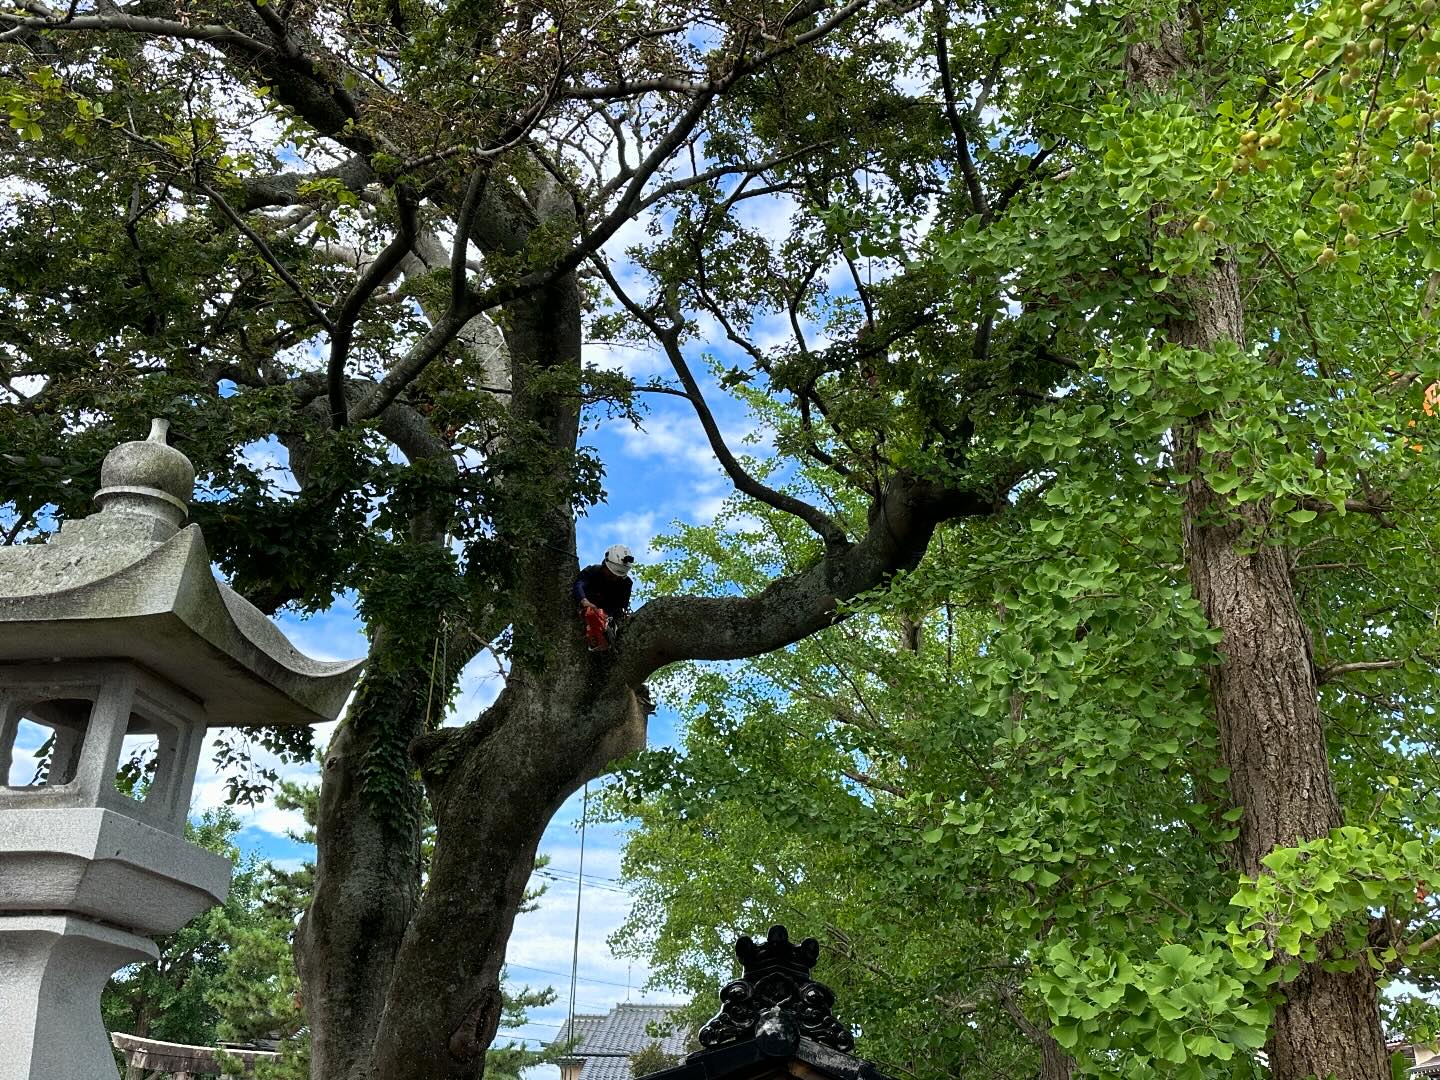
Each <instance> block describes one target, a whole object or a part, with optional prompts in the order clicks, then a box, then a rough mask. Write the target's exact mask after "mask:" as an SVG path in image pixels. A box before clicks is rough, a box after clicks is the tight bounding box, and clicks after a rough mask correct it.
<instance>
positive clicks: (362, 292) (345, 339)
mask: <svg viewBox="0 0 1440 1080" xmlns="http://www.w3.org/2000/svg"><path fill="white" fill-rule="evenodd" d="M415 210H416V207H415V196H414V192H412V191H411V190H410V189H409V188H408V187H407V186H406V185H403V184H402V185H399V186H397V187H396V188H395V214H396V218H397V219H398V226H397V228H396V230H395V237H394V239H392V240H391V241H390V243H388V244H386V245H385V247H384V249H383V250H382V251H381V252H380V254H379V255H378V256H376V258H375V261H374V262H372V263H371V264H370V265H369V266H368V267H366V268H365V272H364V273H362V274H361V275H360V279H359V280H358V281H356V282H355V285H354V287H353V288H351V290H350V291H349V292H348V293H346V294H345V298H344V299H343V300H341V301H340V305H339V307H338V309H337V310H336V313H335V321H334V328H333V329H332V330H331V332H330V363H329V365H328V370H327V372H326V376H327V388H328V391H329V398H330V424H331V426H332V427H333V428H335V430H336V431H339V430H340V429H341V428H342V427H344V426H345V421H346V419H347V414H348V410H349V406H348V403H347V402H346V400H345V361H346V360H347V359H348V358H349V356H350V345H351V343H352V342H353V340H354V337H355V322H356V320H357V319H359V317H360V312H361V311H362V310H364V307H365V303H366V301H368V300H369V299H370V295H371V294H372V293H373V292H374V291H375V290H376V289H378V288H379V287H380V285H381V284H382V283H383V282H384V281H386V280H387V279H388V278H389V277H390V275H391V274H393V273H394V272H395V271H396V269H398V268H399V266H400V263H401V261H402V260H403V259H404V258H405V256H406V255H407V254H409V252H410V247H411V245H412V244H413V243H414V242H415Z"/></svg>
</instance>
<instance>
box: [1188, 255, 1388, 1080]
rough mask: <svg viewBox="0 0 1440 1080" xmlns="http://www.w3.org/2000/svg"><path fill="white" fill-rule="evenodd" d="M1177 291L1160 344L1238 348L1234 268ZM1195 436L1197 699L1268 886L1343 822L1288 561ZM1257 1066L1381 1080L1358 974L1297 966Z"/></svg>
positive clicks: (1369, 984)
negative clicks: (1205, 645)
mask: <svg viewBox="0 0 1440 1080" xmlns="http://www.w3.org/2000/svg"><path fill="white" fill-rule="evenodd" d="M1186 287H1187V288H1188V289H1189V290H1190V295H1189V297H1188V303H1187V304H1186V305H1185V306H1186V308H1187V309H1188V311H1187V315H1186V316H1185V317H1184V318H1177V319H1174V320H1172V322H1171V323H1170V325H1169V326H1167V327H1166V333H1167V336H1168V337H1169V338H1170V340H1172V341H1174V342H1176V343H1178V344H1182V345H1186V346H1190V347H1193V348H1199V349H1213V348H1214V347H1215V346H1216V345H1217V344H1219V343H1221V342H1226V341H1231V342H1235V343H1237V344H1239V343H1242V342H1243V341H1244V315H1243V311H1242V306H1241V298H1240V287H1239V279H1238V273H1237V270H1236V266H1235V264H1234V262H1232V261H1228V260H1224V261H1221V262H1218V263H1217V264H1215V265H1214V266H1213V267H1212V268H1211V270H1210V271H1209V272H1207V273H1206V274H1204V275H1202V276H1198V277H1196V278H1193V279H1191V280H1190V281H1189V282H1187V283H1186ZM1206 425H1207V420H1206V418H1205V417H1200V418H1198V419H1197V420H1196V421H1195V422H1193V423H1191V424H1189V425H1186V426H1184V427H1183V428H1181V429H1179V430H1178V431H1177V433H1176V434H1177V444H1178V449H1179V451H1180V460H1181V461H1182V463H1183V464H1182V470H1183V471H1184V472H1186V473H1189V474H1190V475H1191V476H1192V477H1194V479H1192V480H1191V481H1190V483H1189V485H1188V487H1187V489H1186V499H1185V508H1184V529H1185V548H1186V562H1187V565H1188V567H1189V573H1190V581H1191V584H1192V586H1193V588H1194V590H1195V595H1196V597H1197V598H1198V599H1199V600H1200V603H1201V604H1202V605H1203V606H1204V609H1205V614H1206V616H1207V618H1208V619H1209V621H1210V624H1211V625H1212V626H1215V627H1218V628H1219V629H1221V630H1223V631H1224V633H1225V638H1224V641H1223V642H1222V643H1221V646H1220V648H1221V651H1222V652H1223V654H1224V658H1223V660H1222V661H1221V662H1220V663H1219V664H1217V665H1215V667H1213V668H1212V669H1211V671H1210V691H1211V697H1212V699H1213V701H1214V705H1215V716H1216V721H1217V723H1218V726H1219V735H1220V752H1221V755H1222V758H1223V760H1224V762H1225V765H1226V766H1227V767H1228V768H1229V769H1230V797H1231V799H1232V800H1233V801H1234V803H1235V805H1236V806H1239V807H1241V808H1243V809H1244V811H1245V815H1244V817H1243V818H1241V820H1240V837H1239V840H1238V842H1237V844H1236V848H1235V852H1234V861H1235V863H1236V866H1237V868H1238V869H1239V870H1240V872H1241V873H1243V874H1246V875H1250V876H1256V875H1259V874H1261V873H1267V872H1268V871H1266V869H1265V868H1264V866H1263V865H1262V864H1261V861H1260V860H1261V859H1263V858H1264V857H1265V856H1266V855H1268V854H1269V853H1270V852H1271V851H1273V850H1275V849H1276V848H1277V847H1288V846H1292V845H1294V844H1297V843H1300V842H1302V841H1305V840H1313V839H1315V838H1317V837H1320V836H1324V835H1325V834H1326V833H1328V832H1329V831H1330V830H1331V829H1333V828H1336V827H1337V826H1339V825H1340V824H1341V821H1342V816H1341V810H1340V800H1339V798H1338V797H1337V796H1336V793H1335V786H1334V784H1333V783H1332V782H1331V779H1330V761H1329V756H1328V753H1327V750H1326V744H1325V729H1324V725H1323V723H1322V720H1321V716H1320V705H1319V698H1318V693H1317V688H1316V684H1315V671H1314V666H1313V663H1312V660H1311V650H1310V638H1309V632H1308V630H1307V629H1306V627H1305V623H1304V621H1303V620H1302V618H1301V616H1300V609H1299V605H1298V604H1297V603H1296V600H1295V591H1294V588H1293V587H1292V585H1291V582H1290V573H1289V561H1288V555H1287V552H1286V550H1285V549H1284V548H1282V547H1280V546H1278V545H1274V544H1266V543H1256V542H1255V539H1254V537H1255V535H1257V534H1263V532H1264V530H1265V529H1266V526H1267V525H1268V523H1269V518H1270V513H1271V511H1270V505H1269V503H1268V502H1256V503H1247V504H1245V505H1244V506H1242V507H1240V508H1239V509H1238V510H1236V509H1231V508H1230V507H1229V506H1228V505H1227V502H1226V500H1225V499H1224V498H1223V497H1222V496H1218V495H1216V494H1215V492H1214V491H1212V490H1211V489H1210V487H1209V485H1208V484H1206V482H1205V481H1204V480H1203V479H1202V478H1201V474H1200V470H1201V467H1202V464H1203V461H1204V458H1205V456H1206V455H1205V452H1204V451H1203V450H1201V449H1200V447H1199V440H1198V437H1199V435H1200V434H1201V433H1202V432H1203V431H1204V430H1205V428H1206ZM1325 951H1326V950H1323V949H1322V954H1323V953H1324V952H1325ZM1267 1052H1268V1055H1269V1058H1270V1069H1271V1074H1272V1075H1273V1076H1274V1077H1275V1078H1276V1080H1301V1078H1304V1077H1310V1076H1316V1077H1330V1076H1334V1077H1336V1078H1337V1080H1385V1078H1387V1077H1388V1076H1389V1075H1390V1069H1389V1065H1388V1057H1387V1055H1386V1052H1385V1039H1384V1033H1383V1030H1382V1028H1381V1025H1380V1011H1379V1005H1378V999H1377V991H1376V986H1375V980H1374V978H1373V976H1372V974H1371V971H1370V968H1369V966H1368V965H1365V964H1361V965H1360V966H1359V967H1357V968H1356V969H1355V970H1354V971H1353V972H1336V971H1326V970H1325V969H1324V968H1323V967H1321V966H1320V964H1318V963H1316V964H1309V965H1306V966H1305V967H1304V968H1303V969H1302V971H1301V974H1300V976H1299V978H1297V979H1296V980H1295V981H1293V982H1291V983H1290V984H1288V985H1287V986H1285V987H1284V999H1283V1001H1282V1003H1281V1005H1280V1008H1279V1010H1278V1011H1277V1013H1276V1016H1275V1021H1274V1025H1273V1027H1272V1029H1271V1033H1270V1041H1269V1043H1268V1045H1267Z"/></svg>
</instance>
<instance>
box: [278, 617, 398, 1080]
mask: <svg viewBox="0 0 1440 1080" xmlns="http://www.w3.org/2000/svg"><path fill="white" fill-rule="evenodd" d="M385 649H386V644H385V640H384V635H383V634H377V635H376V639H375V641H374V643H373V644H372V647H371V649H370V663H371V665H372V666H371V668H370V670H369V671H368V672H367V674H366V675H365V677H364V679H363V680H362V682H361V684H360V688H359V691H358V692H357V694H356V696H355V700H354V702H353V703H352V704H351V707H350V710H349V712H348V714H347V716H346V719H345V721H344V723H343V724H342V725H341V726H340V729H339V730H338V731H337V732H336V734H335V737H334V738H333V739H332V740H331V742H330V746H329V748H328V749H327V751H326V754H325V766H324V774H323V777H322V781H321V786H320V803H319V813H318V820H317V822H316V836H317V860H316V866H315V891H314V894H313V896H312V898H311V902H310V907H309V908H308V909H307V910H306V912H305V916H304V918H303V919H301V921H300V926H299V928H298V931H297V933H296V938H295V961H296V967H297V970H298V972H299V975H300V978H301V981H302V984H303V986H304V988H305V1008H306V1014H307V1016H308V1019H309V1022H310V1032H311V1050H310V1055H311V1056H310V1062H311V1064H310V1075H311V1076H312V1077H315V1078H316V1080H352V1078H355V1077H362V1076H365V1075H367V1070H368V1068H369V1062H370V1052H371V1045H370V1041H371V1039H372V1038H373V1036H374V1033H375V1032H376V1031H377V1030H378V1029H379V1027H380V1014H381V1012H382V1010H383V1009H384V1005H385V995H386V993H387V992H388V990H389V988H390V981H391V973H392V971H393V969H394V964H395V954H396V953H397V952H398V951H399V948H400V941H401V938H402V937H403V936H404V933H405V927H406V926H407V925H408V924H409V922H410V917H411V915H413V914H414V911H415V904H416V902H417V901H418V899H419V894H420V787H419V785H418V784H416V783H414V782H413V781H411V780H410V779H409V778H408V777H406V776H405V774H404V772H403V766H404V763H405V761H406V757H405V748H406V746H407V745H408V743H409V741H410V740H411V739H412V738H414V737H415V736H417V735H419V734H420V733H421V731H422V730H423V724H424V716H423V713H424V709H425V700H424V696H423V694H422V695H416V694H415V693H413V692H412V691H413V685H412V680H410V679H406V678H405V677H404V675H403V674H402V673H397V672H394V671H390V670H387V666H388V664H387V657H386V656H385ZM397 739H398V740H399V743H398V750H397V747H396V743H395V740H397ZM387 758H388V759H389V760H390V761H392V762H397V763H398V764H399V765H400V767H401V769H402V772H401V777H402V780H401V783H400V785H399V787H398V788H397V790H395V792H394V793H393V795H392V796H391V797H390V798H389V800H388V801H387V805H385V806H381V805H379V803H378V800H377V799H376V798H375V796H374V794H373V793H371V792H367V791H366V790H364V782H363V778H364V776H365V775H366V767H365V766H366V762H367V759H369V760H370V761H372V762H379V761H383V760H385V759H387Z"/></svg>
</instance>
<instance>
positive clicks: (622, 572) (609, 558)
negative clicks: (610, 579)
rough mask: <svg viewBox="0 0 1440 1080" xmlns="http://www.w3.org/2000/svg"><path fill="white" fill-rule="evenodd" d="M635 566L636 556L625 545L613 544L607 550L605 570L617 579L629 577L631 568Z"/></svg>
mask: <svg viewBox="0 0 1440 1080" xmlns="http://www.w3.org/2000/svg"><path fill="white" fill-rule="evenodd" d="M633 565H635V556H634V555H631V554H630V549H629V548H628V547H626V546H625V545H624V544H611V545H610V546H609V547H608V548H606V549H605V569H606V570H609V571H610V572H611V573H612V574H615V575H616V576H617V577H629V576H630V567H632V566H633Z"/></svg>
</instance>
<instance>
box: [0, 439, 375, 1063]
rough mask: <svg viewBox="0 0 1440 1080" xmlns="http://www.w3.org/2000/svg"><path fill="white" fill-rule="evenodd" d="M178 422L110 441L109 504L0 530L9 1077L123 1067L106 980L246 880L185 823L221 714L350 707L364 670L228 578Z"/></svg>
mask: <svg viewBox="0 0 1440 1080" xmlns="http://www.w3.org/2000/svg"><path fill="white" fill-rule="evenodd" d="M167 427H168V425H167V424H166V422H165V421H163V420H157V421H155V422H154V425H153V426H152V429H151V432H150V438H149V440H148V441H145V442H132V443H125V444H122V445H121V446H118V447H116V448H115V449H114V450H112V451H111V452H110V454H109V456H107V457H106V459H105V462H104V465H103V467H102V470H101V489H100V491H99V493H98V494H97V495H96V496H95V502H96V504H97V506H98V512H96V513H94V514H92V515H90V516H89V517H86V518H80V519H76V520H73V521H68V522H66V523H65V524H64V526H63V527H62V528H61V530H60V532H59V534H58V535H57V536H55V537H54V538H53V539H52V540H51V541H50V542H49V543H47V544H44V545H31V546H18V547H6V548H0V785H3V786H0V1080H115V1077H116V1075H117V1074H116V1069H115V1064H114V1057H113V1056H112V1054H111V1051H110V1041H109V1039H108V1038H107V1036H106V1033H105V1030H104V1027H103V1026H102V1024H101V1021H100V991H101V990H102V989H103V987H104V985H105V983H106V981H107V980H108V979H109V977H110V975H111V974H112V973H113V972H114V971H116V970H117V969H118V968H120V967H123V966H125V965H127V964H133V963H139V962H144V961H149V960H153V959H155V958H156V956H157V955H158V951H157V949H156V947H155V944H154V942H153V941H151V940H150V939H151V938H152V937H155V936H158V935H161V934H168V933H172V932H173V931H175V930H178V929H179V928H180V927H181V926H183V925H184V924H185V923H187V922H188V921H189V920H190V919H192V918H194V917H195V916H196V915H198V914H199V913H200V912H202V911H204V910H205V909H206V908H208V907H211V906H212V905H215V904H218V903H221V902H222V901H223V900H224V899H225V896H226V894H227V893H228V891H229V888H230V869H231V868H230V864H229V862H228V861H227V860H225V859H224V858H221V857H220V856H218V855H214V854H211V853H210V852H207V851H204V850H202V849H201V848H199V847H197V846H195V845H194V844H191V843H188V842H187V841H186V840H185V839H184V829H185V820H186V815H187V813H188V810H189V805H190V795H191V790H192V788H193V787H194V784H195V772H196V768H197V766H198V764H199V761H200V753H201V746H202V743H203V742H204V739H205V732H206V729H207V728H211V727H220V726H232V725H254V724H315V723H318V722H321V721H325V720H332V719H334V718H335V716H336V715H337V714H338V713H339V712H340V709H341V708H342V707H343V705H344V703H345V700H346V698H347V696H348V695H349V693H350V689H351V687H352V686H353V685H354V682H355V679H356V677H357V676H358V674H359V667H360V662H359V661H347V662H341V663H326V662H321V661H316V660H312V659H310V658H309V657H307V656H304V655H302V654H301V653H300V652H299V651H298V650H296V648H295V647H294V646H293V645H291V644H290V642H289V641H288V640H287V639H286V637H285V635H284V634H282V633H281V632H280V631H279V630H278V629H276V627H275V625H274V624H273V623H271V622H270V620H269V619H267V618H266V617H265V615H264V614H263V613H262V612H260V611H259V610H258V609H257V608H255V607H253V606H252V605H251V604H249V603H248V602H247V601H245V600H244V599H242V598H241V597H240V596H239V595H238V594H237V593H235V592H234V591H232V590H231V589H229V588H228V587H227V586H226V585H225V584H224V583H223V582H220V581H217V580H216V578H215V577H214V575H213V573H212V572H211V569H210V556H209V554H208V553H207V551H206V549H205V541H204V539H203V538H202V537H201V535H200V530H199V528H198V527H197V526H194V525H191V526H188V527H184V524H185V520H186V518H187V516H188V514H189V500H190V495H191V488H192V486H193V483H194V476H195V473H194V469H193V468H192V466H191V464H190V462H189V460H188V459H187V458H186V457H185V455H184V454H182V453H180V452H179V451H178V450H175V449H173V448H171V447H170V446H168V445H167V444H166V441H165V432H166V429H167ZM37 728H38V729H39V730H38V731H37V730H36V729H37ZM42 738H43V740H44V748H45V753H44V754H43V755H42V756H41V757H40V761H39V764H30V765H29V767H28V768H21V763H20V762H19V761H17V759H16V744H17V741H26V740H28V741H35V740H38V739H42ZM137 744H143V745H144V747H145V748H146V753H145V757H146V760H147V765H146V768H145V770H144V777H143V779H142V781H141V782H140V783H138V784H121V785H120V786H117V782H116V780H117V771H118V769H119V767H120V765H121V763H122V758H123V757H124V756H125V755H126V754H128V753H131V752H132V751H133V750H134V749H135V747H136V745H137ZM17 772H18V773H29V774H30V775H28V776H27V775H18V776H17V775H14V774H15V773H17ZM132 779H133V774H132Z"/></svg>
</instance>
